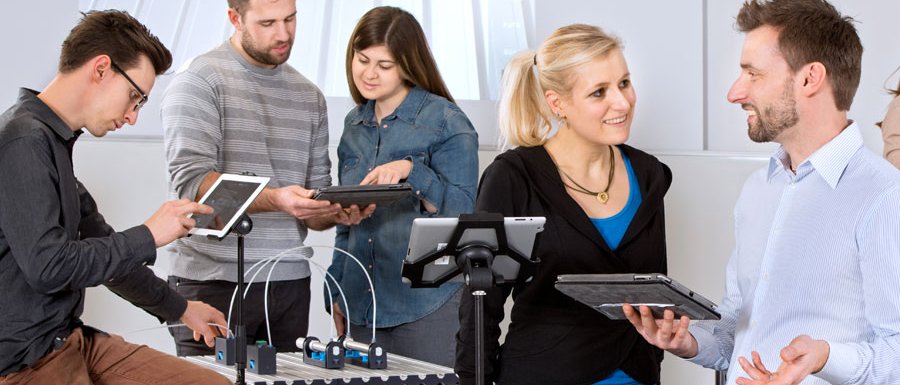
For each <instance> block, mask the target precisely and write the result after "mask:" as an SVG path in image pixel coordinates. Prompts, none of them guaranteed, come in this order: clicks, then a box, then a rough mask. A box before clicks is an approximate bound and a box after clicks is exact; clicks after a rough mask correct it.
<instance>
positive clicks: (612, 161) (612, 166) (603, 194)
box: [556, 145, 616, 204]
mask: <svg viewBox="0 0 900 385" xmlns="http://www.w3.org/2000/svg"><path fill="white" fill-rule="evenodd" d="M556 168H557V169H558V170H559V172H560V173H562V174H563V176H564V177H566V179H568V180H569V182H572V183H573V184H574V185H575V186H574V187H573V186H570V185H569V184H568V183H566V182H563V185H564V186H566V187H567V188H570V189H572V190H575V191H577V192H580V193H582V194H587V195H592V196H594V197H596V198H597V200H598V201H600V203H603V204H606V202H608V201H609V186H610V185H612V181H613V176H614V175H615V174H616V155H615V152H614V151H613V148H612V146H611V145H610V146H609V178H608V179H607V181H606V188H604V189H603V191H599V192H596V191H591V190H588V189H586V188H584V186H582V185H580V184H578V182H576V181H575V179H572V177H571V176H569V174H566V172H565V171H563V169H561V168H559V166H556Z"/></svg>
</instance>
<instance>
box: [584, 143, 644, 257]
mask: <svg viewBox="0 0 900 385" xmlns="http://www.w3.org/2000/svg"><path fill="white" fill-rule="evenodd" d="M622 159H623V160H624V161H625V169H626V170H628V186H629V190H628V202H626V203H625V207H623V208H622V211H619V212H618V213H616V215H613V216H611V217H609V218H591V223H593V224H594V227H596V228H597V231H599V232H600V236H602V237H603V240H604V241H606V244H607V245H609V249H610V250H615V249H618V248H619V242H621V241H622V237H623V236H625V230H628V225H630V224H631V220H632V219H634V214H635V213H636V212H637V210H638V207H640V206H641V189H640V188H639V186H638V181H637V177H635V176H634V168H632V167H631V160H629V159H628V156H627V155H625V153H624V152H622Z"/></svg>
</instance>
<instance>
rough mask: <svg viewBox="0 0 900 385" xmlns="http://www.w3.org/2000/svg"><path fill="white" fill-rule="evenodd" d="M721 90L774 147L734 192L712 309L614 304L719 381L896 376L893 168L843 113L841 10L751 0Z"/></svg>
mask: <svg viewBox="0 0 900 385" xmlns="http://www.w3.org/2000/svg"><path fill="white" fill-rule="evenodd" d="M736 25H737V26H738V29H740V30H741V31H742V32H745V33H746V37H745V41H744V47H743V50H742V53H741V63H740V64H741V71H740V75H739V76H738V78H737V80H735V82H734V85H733V86H732V87H731V90H730V91H729V93H728V100H729V101H730V102H732V103H735V104H740V105H741V107H742V108H743V109H744V110H745V111H746V112H747V125H748V127H749V131H748V133H749V135H750V138H751V139H752V140H753V141H756V142H770V141H771V142H776V143H779V144H781V147H780V148H779V149H778V150H777V151H776V153H775V154H774V155H773V156H772V157H771V159H770V161H769V165H768V167H766V168H763V169H761V170H758V171H757V172H756V173H754V174H753V175H752V176H750V178H749V179H748V180H747V182H746V183H745V184H744V188H743V190H742V192H741V195H740V197H739V198H738V201H737V203H736V204H735V209H734V220H735V247H734V251H733V253H732V256H731V259H730V260H729V262H728V269H727V271H726V277H725V279H726V289H725V298H724V300H723V301H722V304H721V305H720V306H719V307H718V310H719V312H721V314H722V319H721V320H720V321H715V322H710V321H700V322H696V323H694V324H693V325H690V326H688V324H689V322H688V319H687V317H682V318H681V320H679V322H678V323H676V322H675V321H674V320H673V318H674V317H673V314H672V312H671V311H670V310H666V311H665V313H666V314H665V317H664V318H663V319H661V320H654V319H653V316H652V315H651V314H650V311H649V310H650V309H649V308H647V307H646V306H641V308H640V314H637V313H636V312H635V311H634V309H633V308H631V307H630V306H627V305H626V306H625V307H624V311H625V313H626V315H628V316H629V319H630V321H631V323H632V324H633V325H634V326H635V328H636V329H637V330H638V331H639V332H640V333H641V334H642V335H643V336H644V337H645V338H646V339H647V341H649V342H650V343H652V344H654V345H656V346H658V347H660V348H662V349H666V350H668V351H670V352H671V353H673V354H675V355H678V356H680V357H684V358H687V359H689V360H690V361H692V362H694V363H697V364H700V365H703V366H705V367H710V368H715V369H717V370H727V371H728V380H727V383H728V384H734V383H737V384H738V385H762V384H779V385H781V384H804V385H818V384H842V385H844V384H846V385H862V384H867V385H896V384H900V311H898V309H900V286H898V285H897V282H898V281H900V171H898V170H897V169H895V168H894V167H893V166H891V165H890V164H889V163H887V162H886V161H885V160H884V159H882V158H881V157H880V156H879V155H877V154H874V153H873V152H872V151H870V150H868V149H867V148H865V146H864V145H863V140H862V136H861V134H860V128H859V127H858V125H857V124H856V123H854V122H853V121H852V120H848V118H847V111H848V110H850V105H851V103H852V101H853V96H854V94H855V93H856V88H857V86H858V85H859V81H860V72H861V70H860V68H861V64H860V63H861V60H862V51H863V48H862V44H861V43H860V40H859V37H858V35H857V32H856V29H855V27H854V26H853V24H852V19H850V18H849V17H845V16H842V15H841V14H840V13H839V12H838V11H837V10H836V9H835V8H834V7H833V6H832V5H831V4H829V3H827V2H826V1H824V0H768V1H763V0H751V1H748V2H747V3H745V4H744V5H743V7H742V8H741V11H740V13H739V14H738V16H737V23H736Z"/></svg>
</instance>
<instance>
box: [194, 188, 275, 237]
mask: <svg viewBox="0 0 900 385" xmlns="http://www.w3.org/2000/svg"><path fill="white" fill-rule="evenodd" d="M267 183H269V178H268V177H262V176H247V175H236V174H222V175H220V176H219V179H217V180H216V183H213V185H212V186H211V187H210V188H209V190H207V191H206V194H204V195H203V197H202V198H200V203H202V204H205V205H207V206H210V207H212V208H213V213H212V214H196V215H193V216H192V217H193V218H194V220H196V221H197V226H196V227H194V228H193V229H191V231H190V233H191V234H196V235H208V236H214V237H217V238H220V239H221V238H225V236H226V235H228V231H229V230H231V226H233V225H234V223H235V222H236V221H237V220H238V218H240V216H241V214H243V213H244V211H246V210H247V208H248V207H250V204H251V203H253V200H255V199H256V197H257V196H258V195H259V193H261V192H262V190H263V189H264V188H265V187H266V184H267Z"/></svg>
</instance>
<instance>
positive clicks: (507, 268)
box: [406, 217, 546, 281]
mask: <svg viewBox="0 0 900 385" xmlns="http://www.w3.org/2000/svg"><path fill="white" fill-rule="evenodd" d="M545 221H546V219H545V218H544V217H507V218H504V220H503V226H504V228H505V229H506V240H507V244H508V246H509V247H510V248H512V249H513V250H515V251H516V252H518V253H519V254H521V255H522V256H523V257H525V258H528V259H531V252H532V249H534V238H535V235H536V234H537V233H539V232H541V231H543V230H544V222H545ZM457 223H458V219H457V218H416V219H415V220H414V221H413V226H412V231H411V233H410V236H409V248H408V249H407V251H406V261H407V262H410V263H413V262H417V261H419V260H420V259H422V258H423V257H425V256H427V255H428V254H431V253H432V252H434V251H437V250H441V249H444V248H446V247H447V242H448V241H449V240H450V237H451V236H452V235H453V230H455V229H456V224H457ZM471 242H478V243H480V244H483V245H485V246H488V247H491V248H497V247H498V246H497V235H496V234H495V233H494V230H493V229H468V230H466V231H465V233H463V235H462V238H460V240H459V244H460V245H465V244H467V243H471ZM456 269H457V266H456V255H454V254H453V253H448V254H447V255H444V256H443V257H441V258H438V259H437V260H435V261H434V262H432V263H429V264H428V265H427V266H425V269H424V271H423V274H422V280H423V281H435V280H437V279H439V278H441V277H443V276H445V275H447V274H449V273H451V272H453V271H455V270H456ZM492 269H493V271H494V272H495V273H500V275H501V276H502V280H501V281H515V280H516V278H517V277H518V275H519V263H518V262H515V260H513V259H512V258H511V257H509V256H507V255H497V256H495V257H494V261H493V266H492ZM461 280H462V275H461V274H460V275H458V276H457V277H455V278H454V279H452V280H451V281H461Z"/></svg>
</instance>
